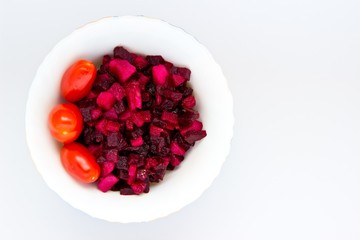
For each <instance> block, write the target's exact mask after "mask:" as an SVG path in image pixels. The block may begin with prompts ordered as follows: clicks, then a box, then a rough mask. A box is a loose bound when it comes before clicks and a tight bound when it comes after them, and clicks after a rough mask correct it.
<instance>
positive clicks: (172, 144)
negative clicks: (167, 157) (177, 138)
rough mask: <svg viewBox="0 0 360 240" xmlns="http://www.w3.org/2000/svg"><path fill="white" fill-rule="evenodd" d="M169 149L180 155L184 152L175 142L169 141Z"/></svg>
mask: <svg viewBox="0 0 360 240" xmlns="http://www.w3.org/2000/svg"><path fill="white" fill-rule="evenodd" d="M170 149H171V152H172V153H173V154H176V155H180V156H183V155H184V154H185V152H186V151H185V150H184V149H182V148H181V147H180V146H179V145H178V144H177V143H176V142H171V144H170Z"/></svg>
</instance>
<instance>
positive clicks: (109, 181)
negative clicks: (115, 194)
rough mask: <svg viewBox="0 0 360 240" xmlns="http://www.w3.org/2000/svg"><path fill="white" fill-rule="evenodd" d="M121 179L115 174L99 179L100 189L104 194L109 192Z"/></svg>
mask: <svg viewBox="0 0 360 240" xmlns="http://www.w3.org/2000/svg"><path fill="white" fill-rule="evenodd" d="M118 181H119V179H118V178H117V177H115V176H114V175H113V174H109V175H107V176H106V177H102V178H100V179H99V182H98V185H97V187H98V189H99V190H100V191H102V192H107V191H109V190H110V189H111V188H112V187H113V186H114V185H115V184H116V183H117V182H118Z"/></svg>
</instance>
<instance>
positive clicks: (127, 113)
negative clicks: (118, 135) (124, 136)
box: [119, 111, 132, 121]
mask: <svg viewBox="0 0 360 240" xmlns="http://www.w3.org/2000/svg"><path fill="white" fill-rule="evenodd" d="M131 116H132V113H131V112H130V111H125V112H123V113H122V114H121V115H120V116H119V120H121V121H125V120H128V119H130V118H131Z"/></svg>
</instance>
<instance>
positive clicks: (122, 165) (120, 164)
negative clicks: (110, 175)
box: [116, 156, 128, 170]
mask: <svg viewBox="0 0 360 240" xmlns="http://www.w3.org/2000/svg"><path fill="white" fill-rule="evenodd" d="M116 168H117V169H124V170H127V169H128V158H127V157H125V156H119V160H118V161H117V163H116Z"/></svg>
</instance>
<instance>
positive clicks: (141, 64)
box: [134, 55, 148, 69]
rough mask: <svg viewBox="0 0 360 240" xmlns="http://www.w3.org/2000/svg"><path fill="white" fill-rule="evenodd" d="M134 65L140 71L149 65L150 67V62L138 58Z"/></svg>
mask: <svg viewBox="0 0 360 240" xmlns="http://www.w3.org/2000/svg"><path fill="white" fill-rule="evenodd" d="M134 65H135V67H137V68H138V69H143V68H145V67H146V66H147V65H148V61H147V60H146V59H145V58H144V57H142V56H139V55H138V56H137V57H136V58H135V59H134Z"/></svg>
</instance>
